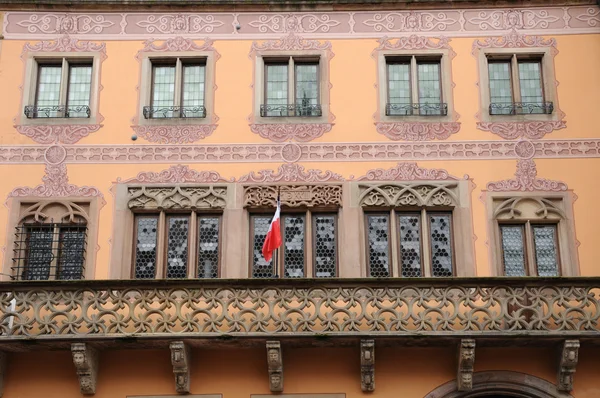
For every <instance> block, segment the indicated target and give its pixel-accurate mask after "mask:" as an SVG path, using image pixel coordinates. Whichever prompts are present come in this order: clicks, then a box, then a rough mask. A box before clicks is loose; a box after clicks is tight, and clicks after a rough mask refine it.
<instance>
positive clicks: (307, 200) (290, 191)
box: [244, 184, 342, 208]
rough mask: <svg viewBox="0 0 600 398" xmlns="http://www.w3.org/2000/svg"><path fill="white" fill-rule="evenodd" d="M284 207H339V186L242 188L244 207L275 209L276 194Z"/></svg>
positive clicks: (340, 197)
mask: <svg viewBox="0 0 600 398" xmlns="http://www.w3.org/2000/svg"><path fill="white" fill-rule="evenodd" d="M278 193H279V194H280V198H281V205H282V206H286V207H309V208H310V207H315V206H341V205H342V187H341V186H340V185H327V184H320V185H282V186H275V185H254V186H247V187H245V188H244V206H245V207H276V206H277V194H278Z"/></svg>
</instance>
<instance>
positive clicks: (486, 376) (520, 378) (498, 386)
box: [424, 371, 573, 398]
mask: <svg viewBox="0 0 600 398" xmlns="http://www.w3.org/2000/svg"><path fill="white" fill-rule="evenodd" d="M424 398H573V397H572V396H571V395H570V394H568V393H565V392H561V391H559V390H558V388H556V385H554V384H552V383H550V382H549V381H547V380H544V379H540V378H539V377H536V376H532V375H528V374H525V373H519V372H509V371H490V372H475V373H473V390H471V391H458V390H457V385H456V380H452V381H449V382H447V383H446V384H443V385H441V386H439V387H438V388H436V389H435V390H433V391H432V392H430V393H429V394H427V395H426V396H425V397H424Z"/></svg>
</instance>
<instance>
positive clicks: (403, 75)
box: [387, 63, 412, 116]
mask: <svg viewBox="0 0 600 398" xmlns="http://www.w3.org/2000/svg"><path fill="white" fill-rule="evenodd" d="M387 73H388V97H389V98H388V102H389V103H390V104H392V105H395V106H391V107H390V110H389V114H390V115H400V116H402V115H411V114H412V110H411V108H410V106H409V105H411V103H412V100H411V98H410V95H411V94H410V65H409V64H408V63H389V64H387Z"/></svg>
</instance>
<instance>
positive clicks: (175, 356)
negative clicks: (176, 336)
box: [169, 341, 192, 394]
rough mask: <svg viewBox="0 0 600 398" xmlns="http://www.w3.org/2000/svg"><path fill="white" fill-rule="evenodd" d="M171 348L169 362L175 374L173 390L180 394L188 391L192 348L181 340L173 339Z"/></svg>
mask: <svg viewBox="0 0 600 398" xmlns="http://www.w3.org/2000/svg"><path fill="white" fill-rule="evenodd" d="M169 348H170V349H171V364H172V365H173V374H174V375H175V390H176V391H177V392H178V393H180V394H188V393H189V392H190V364H191V356H192V350H191V349H190V347H189V346H188V345H187V344H186V343H184V342H183V341H174V342H172V343H171V344H170V345H169Z"/></svg>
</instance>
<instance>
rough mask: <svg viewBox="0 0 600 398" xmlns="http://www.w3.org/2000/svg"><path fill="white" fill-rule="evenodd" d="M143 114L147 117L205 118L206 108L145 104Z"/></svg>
mask: <svg viewBox="0 0 600 398" xmlns="http://www.w3.org/2000/svg"><path fill="white" fill-rule="evenodd" d="M143 114H144V118H145V119H157V118H159V119H174V118H181V119H192V118H205V117H206V108H205V107H204V106H163V107H153V106H145V107H144V109H143Z"/></svg>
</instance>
